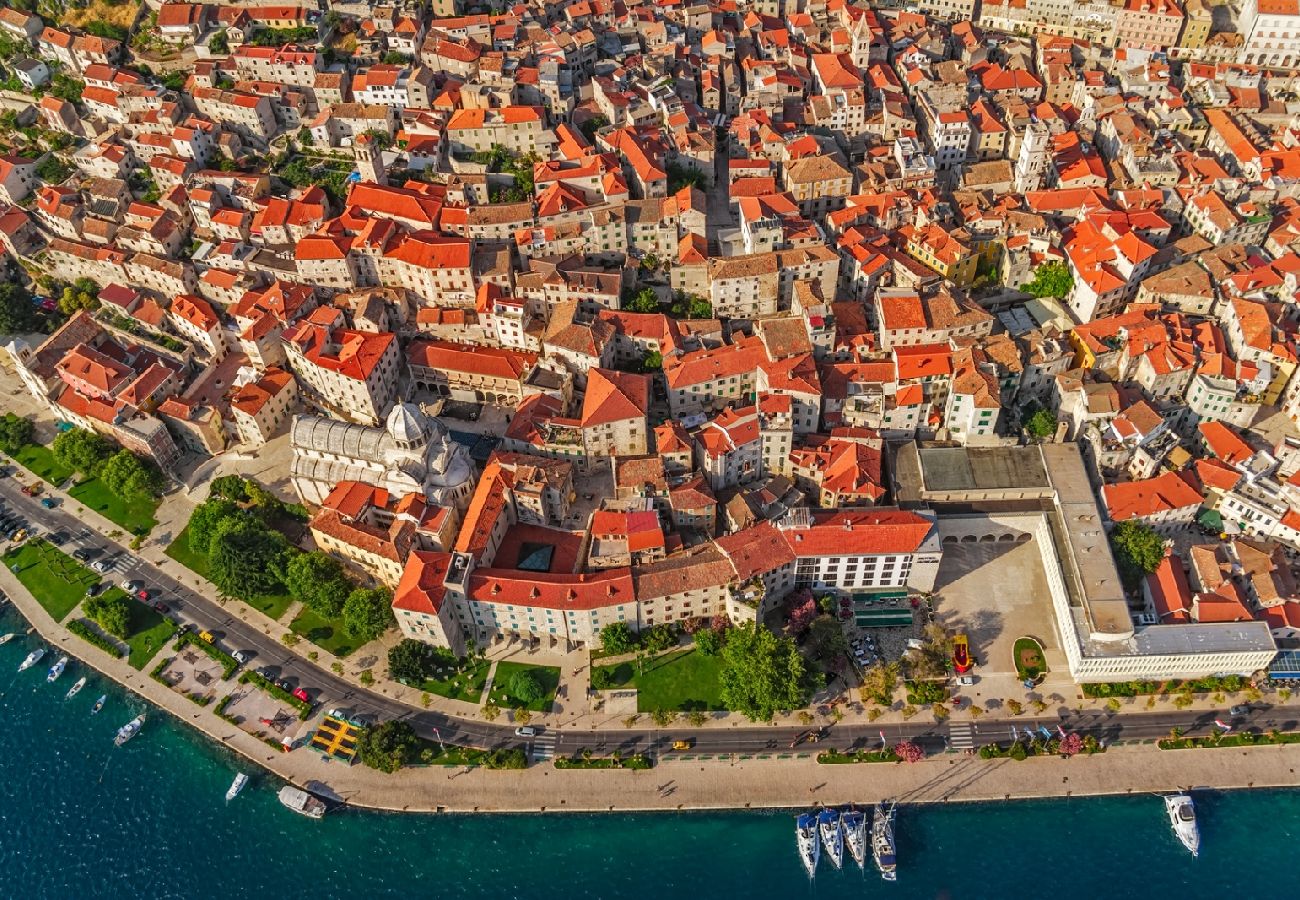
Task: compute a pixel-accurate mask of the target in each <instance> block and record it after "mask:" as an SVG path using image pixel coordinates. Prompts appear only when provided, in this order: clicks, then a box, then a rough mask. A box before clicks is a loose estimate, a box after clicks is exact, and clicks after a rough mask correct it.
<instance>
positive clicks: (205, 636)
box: [199, 628, 217, 644]
mask: <svg viewBox="0 0 1300 900" xmlns="http://www.w3.org/2000/svg"><path fill="white" fill-rule="evenodd" d="M199 640H201V641H206V642H207V643H209V644H215V643H216V642H217V639H216V638H215V637H214V636H213V634H212V632H211V631H208V630H207V629H206V628H205V629H204V630H202V631H200V632H199Z"/></svg>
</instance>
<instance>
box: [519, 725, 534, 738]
mask: <svg viewBox="0 0 1300 900" xmlns="http://www.w3.org/2000/svg"><path fill="white" fill-rule="evenodd" d="M515 737H537V728H536V727H535V726H533V725H520V726H519V727H518V728H516V729H515Z"/></svg>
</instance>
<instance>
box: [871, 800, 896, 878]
mask: <svg viewBox="0 0 1300 900" xmlns="http://www.w3.org/2000/svg"><path fill="white" fill-rule="evenodd" d="M871 855H872V856H873V857H874V858H875V860H876V868H877V869H879V870H880V877H881V878H883V879H885V880H886V881H897V880H898V861H897V859H895V857H894V807H893V806H892V805H891V806H890V807H889V809H885V804H883V803H877V804H876V811H875V812H874V813H873V814H872V817H871Z"/></svg>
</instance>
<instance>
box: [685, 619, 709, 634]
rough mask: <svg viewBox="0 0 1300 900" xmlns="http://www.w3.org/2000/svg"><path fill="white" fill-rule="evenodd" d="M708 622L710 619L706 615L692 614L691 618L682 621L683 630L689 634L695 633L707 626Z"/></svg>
mask: <svg viewBox="0 0 1300 900" xmlns="http://www.w3.org/2000/svg"><path fill="white" fill-rule="evenodd" d="M708 622H709V620H708V619H706V618H705V617H704V616H691V617H690V618H689V619H687V620H686V621H685V622H683V623H682V631H684V632H686V633H687V634H695V632H697V631H699V630H700V629H701V628H703V627H705V626H706V625H707V624H708Z"/></svg>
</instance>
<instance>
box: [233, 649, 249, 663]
mask: <svg viewBox="0 0 1300 900" xmlns="http://www.w3.org/2000/svg"><path fill="white" fill-rule="evenodd" d="M230 655H231V656H232V657H234V660H235V662H237V663H239V664H240V665H241V666H242V665H243V664H244V663H246V662H248V652H247V651H245V650H236V651H235V652H234V653H232V654H230Z"/></svg>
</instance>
